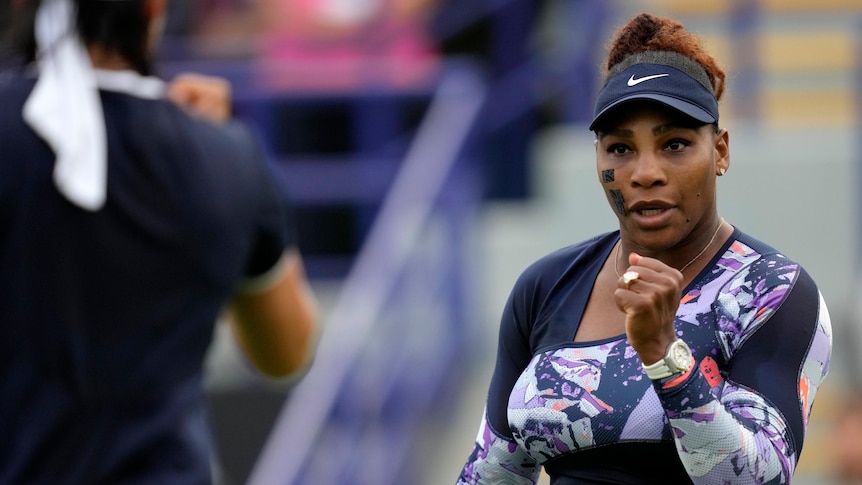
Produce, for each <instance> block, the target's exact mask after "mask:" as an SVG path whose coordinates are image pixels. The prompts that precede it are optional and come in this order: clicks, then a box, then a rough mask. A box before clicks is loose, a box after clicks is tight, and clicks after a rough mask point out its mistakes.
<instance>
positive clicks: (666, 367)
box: [642, 339, 694, 380]
mask: <svg viewBox="0 0 862 485" xmlns="http://www.w3.org/2000/svg"><path fill="white" fill-rule="evenodd" d="M642 362H643V361H642ZM693 366H694V357H693V356H692V353H691V349H689V347H688V345H687V344H686V343H685V341H683V340H681V339H676V340H674V341H673V342H671V343H670V345H668V346H667V349H666V350H665V354H664V356H662V358H660V359H658V360H657V361H655V362H653V363H651V364H647V363H646V362H643V369H644V372H645V373H646V375H647V377H649V378H650V379H652V380H660V379H666V378H668V377H671V376H675V375H680V374H685V373H687V372H688V371H689V370H691V368H692V367H693Z"/></svg>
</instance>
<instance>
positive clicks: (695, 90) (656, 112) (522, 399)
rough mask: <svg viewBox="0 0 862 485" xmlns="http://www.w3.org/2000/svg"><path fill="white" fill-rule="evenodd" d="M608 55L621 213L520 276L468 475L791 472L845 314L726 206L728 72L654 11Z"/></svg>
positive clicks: (607, 178) (656, 476) (745, 475)
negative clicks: (729, 216)
mask: <svg viewBox="0 0 862 485" xmlns="http://www.w3.org/2000/svg"><path fill="white" fill-rule="evenodd" d="M605 67H606V72H605V82H604V85H603V88H602V89H601V91H600V92H599V94H598V97H597V101H596V105H595V116H594V118H593V121H592V123H591V125H590V130H592V131H594V132H595V134H596V141H595V145H596V168H597V175H598V179H599V182H600V183H601V184H602V187H603V189H604V191H605V193H606V196H607V200H608V203H609V204H610V207H611V209H612V211H613V212H614V214H615V215H616V217H617V219H618V220H619V230H618V231H613V232H610V233H606V234H601V235H598V236H596V237H594V238H592V239H589V240H586V241H583V242H580V243H578V244H575V245H572V246H569V247H566V248H563V249H560V250H558V251H556V252H553V253H551V254H549V255H548V256H546V257H544V258H542V259H540V260H539V261H537V262H536V263H534V264H532V265H531V266H530V267H529V268H527V269H526V270H525V271H524V272H523V274H522V275H521V276H520V278H519V279H518V281H517V283H516V284H515V287H514V290H513V291H512V293H511V296H510V298H509V301H508V303H507V305H506V307H505V310H504V314H503V318H502V323H501V328H500V341H499V348H498V356H497V363H496V367H495V370H494V374H493V377H492V381H491V386H490V392H489V394H488V400H487V405H486V409H485V415H484V419H483V421H482V425H481V428H480V431H479V434H478V437H477V442H476V445H475V448H474V450H473V453H472V454H471V455H470V457H469V459H468V461H467V464H466V466H465V467H464V468H463V470H462V472H461V475H460V478H459V479H458V483H459V484H497V483H507V484H515V483H523V484H529V483H535V482H536V480H537V478H538V477H539V474H540V470H541V469H542V468H544V470H545V471H546V472H547V474H548V475H549V476H550V482H551V483H552V484H556V485H561V484H574V483H578V484H582V483H626V484H645V483H651V484H671V483H673V484H676V483H703V484H715V483H740V484H741V483H750V484H754V483H758V484H760V483H772V484H779V483H789V482H790V480H791V478H792V476H793V472H794V469H795V466H796V463H797V461H798V459H799V455H800V452H801V451H802V443H803V438H804V436H805V429H806V426H807V422H808V417H809V413H810V411H811V408H812V403H813V401H814V397H815V394H816V392H817V388H818V387H819V386H820V385H821V383H822V382H823V380H824V378H825V376H826V374H827V372H828V369H829V361H830V358H831V346H832V338H831V324H830V320H829V315H828V312H827V309H826V305H825V303H824V301H823V298H822V297H821V295H820V292H819V290H818V288H817V285H816V284H815V282H814V281H813V280H812V279H811V277H810V276H809V275H808V273H807V272H806V271H805V270H804V269H803V268H802V267H801V266H800V265H799V264H798V263H796V262H794V261H792V260H790V259H789V258H787V257H785V256H784V255H782V254H781V253H780V252H778V251H777V250H775V249H773V248H772V247H770V246H769V245H767V244H765V243H763V242H760V241H758V240H757V239H755V238H754V237H752V236H749V235H748V234H746V233H744V232H742V231H741V230H740V229H738V228H736V227H734V226H732V225H731V224H729V223H728V222H726V221H725V220H724V219H723V218H722V217H721V216H720V215H719V213H718V207H717V202H716V192H717V187H716V185H717V181H718V178H719V177H721V176H723V175H724V174H725V173H726V172H727V170H728V169H729V166H730V151H729V148H730V138H729V135H728V132H727V130H725V129H723V128H721V126H720V124H719V111H718V100H719V99H720V98H721V95H722V93H723V91H724V86H725V73H724V71H723V70H722V69H721V68H720V67H719V66H718V64H717V63H716V62H715V60H714V59H713V58H712V57H711V56H710V55H709V54H708V53H707V52H706V51H705V50H704V49H703V47H702V44H701V42H700V40H699V39H698V38H697V37H696V36H695V35H693V34H692V33H690V32H688V31H686V30H685V28H684V27H683V26H682V25H681V24H680V23H678V22H677V21H675V20H672V19H668V18H661V17H656V16H652V15H649V14H641V15H638V16H636V17H634V18H633V19H632V20H631V21H630V22H629V23H628V24H626V25H624V26H623V27H622V28H621V29H620V30H618V32H617V33H616V36H615V38H614V39H613V41H612V42H611V44H610V46H609V54H608V58H607V64H606V66H605Z"/></svg>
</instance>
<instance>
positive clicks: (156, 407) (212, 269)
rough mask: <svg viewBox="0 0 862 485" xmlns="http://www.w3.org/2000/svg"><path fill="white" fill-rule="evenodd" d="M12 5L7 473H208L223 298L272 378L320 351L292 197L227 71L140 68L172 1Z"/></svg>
mask: <svg viewBox="0 0 862 485" xmlns="http://www.w3.org/2000/svg"><path fill="white" fill-rule="evenodd" d="M13 6H14V7H15V9H16V10H15V11H14V14H15V15H16V22H13V23H14V24H15V25H21V22H24V21H25V20H26V19H29V20H35V29H34V30H31V28H32V27H33V26H34V25H33V23H30V24H29V27H30V28H28V29H24V30H25V31H26V32H28V33H29V34H30V35H29V36H25V37H24V38H21V39H19V40H18V41H17V42H16V44H15V45H17V46H19V47H20V49H21V52H22V55H23V59H26V60H32V61H34V62H33V63H32V65H29V66H26V67H24V68H23V69H20V70H19V71H20V74H19V75H16V76H14V77H12V78H11V79H6V80H4V81H3V82H2V85H0V105H2V106H3V110H2V113H0V200H2V203H0V332H2V334H0V374H2V375H3V379H2V381H0V429H2V430H3V439H2V442H0V483H88V484H98V483H139V482H146V483H159V484H170V483H182V484H192V483H210V482H211V481H212V478H211V471H210V456H209V455H210V449H211V444H210V432H209V430H208V426H207V422H206V419H207V417H206V416H207V415H206V410H205V406H204V395H203V392H202V376H201V374H202V364H203V361H204V356H205V353H206V351H207V347H208V345H209V344H210V341H211V337H212V333H213V327H214V325H215V322H216V319H217V316H218V315H219V313H220V312H221V310H222V309H223V308H224V307H225V306H228V307H229V308H230V311H231V314H232V316H233V318H232V319H231V320H230V321H231V322H232V325H233V329H234V330H235V335H236V337H237V340H238V342H239V344H240V347H241V348H243V350H244V351H245V353H246V354H247V356H248V358H249V360H250V361H251V363H253V364H254V366H255V367H256V368H257V369H259V370H260V371H261V372H262V373H263V374H265V375H268V376H287V375H293V374H295V373H297V372H302V371H304V369H305V368H306V367H307V366H308V365H309V364H310V361H311V358H312V354H313V351H314V350H313V349H314V340H315V329H316V314H317V308H316V302H315V299H314V297H313V295H312V294H311V292H310V289H309V286H308V282H307V280H306V276H305V273H304V270H303V265H302V260H301V257H300V255H299V253H298V251H297V249H296V246H295V240H294V239H293V235H292V230H291V227H290V224H289V221H290V219H289V218H288V217H287V211H286V210H287V208H286V207H285V205H284V202H283V200H282V197H281V196H280V194H279V191H278V189H277V187H276V184H275V182H274V180H273V179H272V177H271V174H270V172H268V169H267V167H266V165H265V163H264V160H263V158H262V155H261V153H260V152H259V150H258V147H257V146H256V144H255V138H254V137H253V136H252V135H251V133H250V132H249V131H247V130H245V129H244V128H243V127H242V126H240V125H239V124H237V123H236V122H234V121H231V120H230V119H229V103H230V91H229V87H228V86H227V85H226V84H225V83H223V82H220V81H219V80H216V79H211V78H201V77H194V76H186V77H183V78H182V79H179V80H177V81H176V82H175V83H174V84H171V85H165V83H163V82H162V81H161V80H159V79H157V78H155V77H152V75H151V74H152V72H153V66H152V50H153V46H154V45H156V43H157V42H158V34H159V26H160V25H161V24H162V21H163V14H164V10H165V0H111V1H108V0H42V1H41V2H39V1H36V0H24V1H16V2H13ZM34 34H35V35H34ZM168 97H170V98H172V99H173V101H168V100H167V98H168Z"/></svg>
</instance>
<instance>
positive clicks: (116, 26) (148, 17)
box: [0, 0, 167, 75]
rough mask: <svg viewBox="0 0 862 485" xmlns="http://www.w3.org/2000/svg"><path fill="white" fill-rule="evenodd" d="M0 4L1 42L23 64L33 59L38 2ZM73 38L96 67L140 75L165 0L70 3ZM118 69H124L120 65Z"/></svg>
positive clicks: (148, 62)
mask: <svg viewBox="0 0 862 485" xmlns="http://www.w3.org/2000/svg"><path fill="white" fill-rule="evenodd" d="M47 1H53V0H0V18H2V19H8V20H7V21H5V22H3V23H0V28H2V30H3V32H4V36H3V38H4V39H5V42H6V43H7V44H8V45H9V46H10V48H11V50H12V51H13V52H15V53H16V54H17V55H18V56H20V58H21V59H22V60H23V61H24V62H32V61H34V60H35V59H36V56H37V55H38V54H37V52H36V43H35V40H34V19H35V13H36V11H37V9H38V7H39V5H40V3H41V2H47ZM73 3H74V4H75V6H76V7H77V11H78V18H77V21H76V23H75V25H76V27H77V30H78V35H79V36H80V37H81V40H82V41H83V42H84V44H85V45H86V46H87V48H88V49H89V51H90V54H91V56H92V57H93V62H94V65H96V67H99V64H100V63H108V64H109V65H110V67H126V68H129V69H132V70H135V71H137V72H139V73H140V74H143V75H150V74H152V73H153V52H154V49H155V45H156V43H157V41H158V39H159V37H160V35H161V32H160V29H161V26H162V25H163V24H164V21H163V16H164V12H165V7H166V3H167V0H73ZM122 65H124V66H122Z"/></svg>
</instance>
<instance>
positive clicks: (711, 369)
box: [700, 357, 721, 387]
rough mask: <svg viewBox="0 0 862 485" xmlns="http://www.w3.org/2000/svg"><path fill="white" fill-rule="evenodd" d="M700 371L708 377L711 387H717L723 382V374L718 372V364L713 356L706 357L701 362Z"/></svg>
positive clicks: (707, 380)
mask: <svg viewBox="0 0 862 485" xmlns="http://www.w3.org/2000/svg"><path fill="white" fill-rule="evenodd" d="M700 373H701V375H702V376H703V377H704V378H706V382H708V383H709V387H716V386H718V385H720V384H721V374H719V372H718V364H717V363H716V362H715V359H713V358H712V357H706V358H704V359H703V360H702V361H701V362H700Z"/></svg>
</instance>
